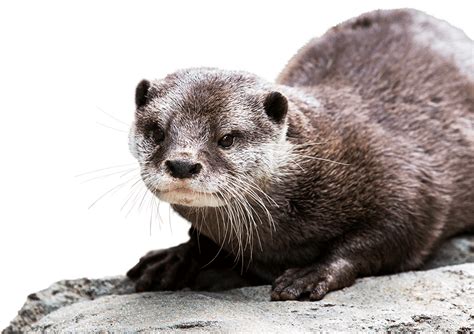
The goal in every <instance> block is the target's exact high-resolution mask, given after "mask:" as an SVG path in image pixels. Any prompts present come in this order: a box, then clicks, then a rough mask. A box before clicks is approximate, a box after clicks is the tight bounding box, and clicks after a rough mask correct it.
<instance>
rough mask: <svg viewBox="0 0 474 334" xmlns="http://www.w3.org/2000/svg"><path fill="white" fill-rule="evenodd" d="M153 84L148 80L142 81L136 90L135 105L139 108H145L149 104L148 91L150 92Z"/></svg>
mask: <svg viewBox="0 0 474 334" xmlns="http://www.w3.org/2000/svg"><path fill="white" fill-rule="evenodd" d="M150 87H151V83H150V81H148V80H142V81H140V83H139V84H138V86H137V89H136V90H135V104H136V105H137V108H140V107H143V106H144V105H145V104H146V103H147V102H148V98H149V96H148V91H149V90H150Z"/></svg>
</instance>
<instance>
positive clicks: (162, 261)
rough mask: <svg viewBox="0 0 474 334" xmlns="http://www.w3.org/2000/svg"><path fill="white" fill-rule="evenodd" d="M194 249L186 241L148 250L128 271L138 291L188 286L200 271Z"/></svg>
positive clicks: (176, 288)
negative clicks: (164, 247) (155, 249)
mask: <svg viewBox="0 0 474 334" xmlns="http://www.w3.org/2000/svg"><path fill="white" fill-rule="evenodd" d="M193 250H194V249H193V247H192V245H191V244H190V243H184V244H181V245H178V246H176V247H172V248H169V249H164V250H157V251H151V252H148V253H147V254H146V255H145V256H143V257H142V258H141V259H140V261H139V262H138V263H137V264H136V265H135V266H134V267H133V268H132V269H130V270H129V271H128V272H127V276H128V277H129V278H130V279H132V280H134V281H136V282H135V290H136V291H137V292H143V291H153V290H179V289H182V288H185V287H188V286H189V285H190V283H192V282H193V280H194V279H195V277H196V275H197V273H198V271H199V264H198V261H197V260H196V259H195V258H194V256H193V255H194V254H193Z"/></svg>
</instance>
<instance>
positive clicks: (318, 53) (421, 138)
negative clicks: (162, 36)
mask: <svg viewBox="0 0 474 334" xmlns="http://www.w3.org/2000/svg"><path fill="white" fill-rule="evenodd" d="M473 48H474V43H473V41H472V40H471V39H469V38H468V37H467V36H466V35H465V34H464V33H463V32H462V31H460V30H459V29H456V28H454V27H452V26H450V25H449V24H447V23H446V22H444V21H441V20H437V19H435V18H433V17H431V16H429V15H426V14H424V13H421V12H418V11H415V10H408V9H404V10H387V11H375V12H371V13H367V14H364V15H361V16H359V17H356V18H353V19H350V20H348V21H347V22H344V23H342V24H340V25H338V26H336V27H334V28H331V29H330V30H329V31H328V32H327V33H326V34H325V35H324V36H322V37H319V38H315V39H314V40H312V41H310V42H309V43H308V44H307V45H306V46H304V47H303V48H302V49H301V50H300V51H299V52H298V53H297V54H296V55H295V56H294V57H293V58H292V59H291V60H290V62H289V63H288V65H287V66H286V67H285V68H284V69H283V71H282V72H281V74H280V75H279V77H278V79H277V80H276V82H269V81H267V80H264V79H262V78H260V77H259V76H257V75H255V74H251V73H248V72H243V71H228V70H221V69H216V68H191V69H183V70H179V71H177V72H174V73H171V74H169V75H168V76H166V77H165V78H161V79H157V80H143V81H141V82H140V83H139V84H138V86H137V88H136V91H135V104H136V112H135V121H134V123H133V125H132V127H131V131H130V142H129V146H130V150H131V152H132V154H133V155H134V157H135V158H136V159H137V161H138V163H139V164H140V168H141V175H142V178H143V181H144V183H145V184H146V185H147V187H148V188H149V189H150V191H152V192H153V194H155V195H156V196H157V197H158V198H159V199H161V200H163V201H166V202H169V203H170V204H171V207H172V208H173V209H174V210H175V211H176V212H177V213H178V214H179V215H181V216H182V217H184V218H185V219H186V220H187V221H189V223H190V231H189V235H190V239H189V240H188V241H187V242H185V243H183V244H181V245H178V246H175V247H172V248H169V249H165V250H158V251H152V252H150V253H148V254H146V255H145V256H144V257H142V258H141V259H140V261H139V263H138V264H136V265H135V266H134V267H133V268H132V269H130V270H129V271H128V273H127V275H128V276H129V277H130V278H131V279H133V280H135V282H136V290H137V291H148V290H177V289H183V288H190V289H195V290H212V291H216V290H222V289H229V288H235V287H240V286H245V285H256V284H272V290H271V299H272V300H308V299H309V300H320V299H321V298H323V297H324V296H325V295H326V294H327V293H329V292H330V291H333V290H337V289H342V288H344V287H347V286H350V285H351V284H353V283H354V282H355V280H356V279H357V278H359V277H364V276H369V275H381V274H390V273H396V272H400V271H406V270H414V269H417V268H418V267H420V266H421V265H422V264H423V262H424V261H425V260H426V259H427V258H428V257H429V256H430V254H431V253H432V252H433V250H434V249H436V247H437V246H438V245H439V244H440V243H441V242H442V241H443V240H444V239H446V238H448V237H451V236H453V235H455V234H457V233H461V232H464V231H473V230H474V138H473V136H472V129H474V81H473V80H474V66H473V63H472V61H470V60H472V50H473Z"/></svg>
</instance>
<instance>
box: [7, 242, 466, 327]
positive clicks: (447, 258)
mask: <svg viewBox="0 0 474 334" xmlns="http://www.w3.org/2000/svg"><path fill="white" fill-rule="evenodd" d="M466 262H474V235H468V236H460V237H457V238H453V239H451V240H448V241H447V242H445V243H444V244H443V245H442V247H440V249H439V250H438V251H437V252H436V253H435V254H434V256H433V257H432V258H431V260H430V261H428V262H427V264H426V265H425V266H424V268H422V269H424V270H426V269H432V268H437V267H444V266H448V265H455V264H460V263H466ZM446 269H447V268H446ZM394 276H396V275H394ZM369 279H377V278H369ZM130 293H133V284H132V282H130V281H129V280H128V279H126V278H124V277H121V276H120V277H110V278H104V279H87V278H82V279H76V280H64V281H59V282H56V283H54V284H53V285H51V286H50V287H49V288H47V289H44V290H41V291H39V292H36V293H32V294H30V295H29V296H28V297H27V300H26V302H25V304H24V305H23V307H22V308H21V310H20V311H19V312H18V315H17V316H16V317H15V318H14V319H13V320H12V322H11V323H10V325H9V326H8V327H7V328H5V329H4V330H3V331H2V333H13V332H22V331H27V330H30V329H31V328H32V325H33V324H35V323H36V322H38V321H40V320H41V319H42V318H43V317H44V316H46V315H48V314H50V313H52V312H54V311H56V310H58V309H60V308H62V307H65V306H68V305H72V304H74V303H77V302H82V301H90V300H94V299H97V298H100V297H102V296H108V295H123V294H130ZM226 293H228V292H226Z"/></svg>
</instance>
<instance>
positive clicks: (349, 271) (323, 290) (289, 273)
mask: <svg viewBox="0 0 474 334" xmlns="http://www.w3.org/2000/svg"><path fill="white" fill-rule="evenodd" d="M355 278H356V274H355V271H354V269H353V267H352V266H351V265H350V264H349V263H348V262H347V261H344V260H338V261H334V262H331V263H329V264H317V265H314V266H310V267H306V268H292V269H288V270H286V271H285V272H284V273H283V275H281V276H280V277H278V278H277V279H276V280H275V282H274V283H273V286H272V294H271V298H272V300H302V299H307V298H309V300H320V299H322V298H323V297H324V296H325V295H326V294H327V293H328V292H329V291H333V290H337V289H342V288H344V287H346V286H350V285H352V283H354V281H355Z"/></svg>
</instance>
